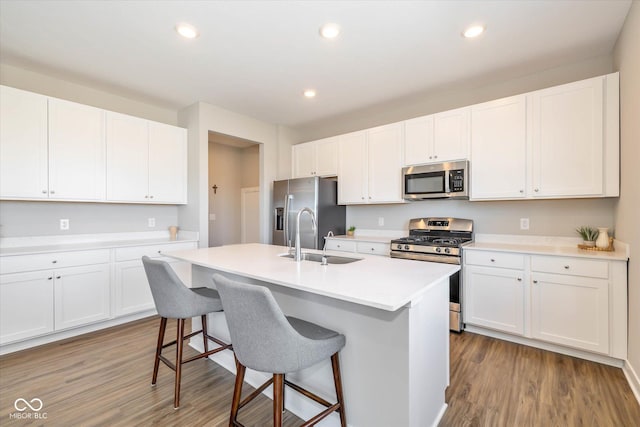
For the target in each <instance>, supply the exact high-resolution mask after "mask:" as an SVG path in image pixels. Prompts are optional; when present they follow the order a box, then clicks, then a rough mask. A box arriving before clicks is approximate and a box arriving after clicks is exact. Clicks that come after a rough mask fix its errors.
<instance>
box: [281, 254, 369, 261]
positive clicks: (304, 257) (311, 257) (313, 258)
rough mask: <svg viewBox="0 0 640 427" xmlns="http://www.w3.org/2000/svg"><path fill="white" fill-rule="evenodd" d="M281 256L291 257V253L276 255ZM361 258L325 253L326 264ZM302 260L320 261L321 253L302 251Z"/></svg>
mask: <svg viewBox="0 0 640 427" xmlns="http://www.w3.org/2000/svg"><path fill="white" fill-rule="evenodd" d="M278 256H281V257H283V258H291V259H293V258H294V256H293V254H281V255H278ZM361 259H362V258H351V257H346V256H337V255H327V264H349V263H351V262H355V261H360V260H361ZM302 260H303V261H314V262H322V254H316V253H310V252H302Z"/></svg>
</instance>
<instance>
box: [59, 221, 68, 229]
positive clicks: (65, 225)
mask: <svg viewBox="0 0 640 427" xmlns="http://www.w3.org/2000/svg"><path fill="white" fill-rule="evenodd" d="M68 229H69V220H68V219H61V220H60V230H68Z"/></svg>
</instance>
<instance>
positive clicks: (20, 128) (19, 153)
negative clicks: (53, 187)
mask: <svg viewBox="0 0 640 427" xmlns="http://www.w3.org/2000/svg"><path fill="white" fill-rule="evenodd" d="M47 156H48V153H47V97H46V96H43V95H38V94H36V93H31V92H25V91H22V90H19V89H14V88H11V87H7V86H0V197H2V198H9V199H46V198H48V197H49V184H48V169H47V164H48V158H47Z"/></svg>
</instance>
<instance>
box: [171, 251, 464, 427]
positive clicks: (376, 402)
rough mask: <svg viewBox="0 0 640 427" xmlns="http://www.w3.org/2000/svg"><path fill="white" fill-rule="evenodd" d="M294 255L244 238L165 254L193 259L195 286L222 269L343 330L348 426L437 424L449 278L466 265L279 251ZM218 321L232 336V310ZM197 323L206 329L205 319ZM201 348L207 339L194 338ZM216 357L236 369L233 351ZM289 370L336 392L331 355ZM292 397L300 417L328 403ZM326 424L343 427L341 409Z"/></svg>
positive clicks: (291, 309) (314, 386)
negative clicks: (315, 257)
mask: <svg viewBox="0 0 640 427" xmlns="http://www.w3.org/2000/svg"><path fill="white" fill-rule="evenodd" d="M305 251H307V252H318V251H309V250H305ZM286 252H287V248H285V247H282V246H272V245H263V244H243V245H230V246H221V247H215V248H204V249H195V250H187V251H177V252H171V253H165V255H167V256H170V257H174V258H177V259H180V260H184V261H188V262H190V263H192V265H193V267H192V276H193V283H194V285H195V286H210V287H215V284H214V283H213V281H212V279H211V276H212V274H213V273H214V272H220V273H221V274H223V275H225V276H227V277H230V278H232V279H234V280H238V281H242V282H245V283H254V284H261V285H264V286H267V287H268V288H269V289H270V290H271V291H272V293H273V295H274V297H275V298H276V300H277V301H278V303H279V304H280V306H281V307H282V310H283V311H284V313H285V314H287V315H291V316H295V317H300V318H302V319H305V320H308V321H311V322H315V323H318V324H320V325H323V326H325V327H328V328H331V329H334V330H336V331H338V332H341V333H343V334H344V335H345V336H346V337H347V344H346V346H345V347H344V349H343V350H342V351H341V352H340V360H341V365H342V379H343V387H344V393H345V407H346V413H347V422H348V425H350V426H366V427H375V426H381V427H387V426H416V427H417V426H431V425H437V423H438V421H439V420H440V418H441V417H442V414H443V413H444V411H445V409H446V403H445V400H444V397H445V389H446V387H447V386H448V383H449V338H448V332H449V326H448V325H449V317H448V316H449V304H448V300H449V276H450V275H451V274H453V273H455V272H456V271H458V270H459V266H457V265H449V264H440V263H430V262H422V261H410V260H400V259H393V258H386V257H380V256H375V255H361V254H354V255H357V258H358V259H359V260H358V261H355V262H351V263H348V264H329V265H321V264H320V263H319V262H314V261H301V262H295V261H293V260H292V259H291V258H286V257H282V256H280V255H283V254H286ZM327 254H329V255H340V256H344V253H332V252H327ZM209 319H210V320H209V322H210V326H209V329H210V331H211V332H212V333H213V334H214V335H216V336H219V337H221V338H223V339H228V337H229V333H228V330H227V326H226V322H225V320H224V313H213V314H211V315H209ZM193 323H194V325H193V327H194V328H197V327H199V322H198V319H194V321H193ZM192 345H194V346H195V347H197V346H199V345H201V344H200V341H199V340H194V342H193V344H192ZM212 359H213V360H214V361H216V362H217V363H219V364H220V365H222V366H224V367H225V368H227V369H229V370H230V371H235V365H234V361H233V355H232V354H231V353H230V352H221V353H218V354H216V355H214V356H213V357H212ZM290 377H291V379H292V380H293V381H294V382H299V383H300V384H301V385H303V386H304V387H308V388H309V389H310V390H312V391H315V392H317V393H318V394H320V395H321V396H324V397H325V398H327V399H328V400H334V399H335V392H334V389H333V381H332V375H331V364H330V361H329V360H327V361H326V362H324V363H321V364H318V365H316V366H313V367H311V368H309V369H306V370H303V371H301V372H298V373H296V374H292V375H290ZM265 378H266V375H265V374H263V373H258V372H249V370H247V376H246V377H245V380H246V381H247V382H248V383H250V384H251V385H253V386H256V385H259V384H261V383H262V382H263V381H264V379H265ZM285 398H286V402H285V403H286V407H287V409H288V410H291V411H292V412H294V413H295V414H296V415H298V416H300V417H301V418H305V419H306V418H308V417H310V416H312V415H314V414H315V413H317V412H318V411H319V409H320V408H319V407H318V406H316V404H315V403H314V402H310V401H308V400H306V399H302V398H300V397H299V396H297V395H296V393H295V392H293V391H290V392H287V393H285ZM320 425H323V426H332V425H339V419H338V417H337V414H332V416H330V417H329V418H327V419H326V420H325V421H323V422H322V423H321V424H320Z"/></svg>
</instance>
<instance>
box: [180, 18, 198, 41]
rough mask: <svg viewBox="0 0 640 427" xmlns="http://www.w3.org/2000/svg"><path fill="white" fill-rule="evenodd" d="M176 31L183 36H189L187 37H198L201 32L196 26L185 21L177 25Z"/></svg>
mask: <svg viewBox="0 0 640 427" xmlns="http://www.w3.org/2000/svg"><path fill="white" fill-rule="evenodd" d="M176 31H177V32H178V34H180V35H181V36H182V37H184V38H187V39H195V38H196V37H198V36H199V35H200V33H199V32H198V30H197V29H196V27H194V26H193V25H191V24H186V23H184V22H183V23H180V24H178V25H176Z"/></svg>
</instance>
